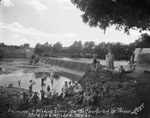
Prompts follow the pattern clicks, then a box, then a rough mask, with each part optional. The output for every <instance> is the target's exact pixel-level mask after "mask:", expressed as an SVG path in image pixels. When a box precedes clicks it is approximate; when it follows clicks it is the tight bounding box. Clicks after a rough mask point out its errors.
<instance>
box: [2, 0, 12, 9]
mask: <svg viewBox="0 0 150 118" xmlns="http://www.w3.org/2000/svg"><path fill="white" fill-rule="evenodd" d="M1 5H2V6H4V7H10V6H13V5H14V4H13V3H12V2H11V0H1Z"/></svg>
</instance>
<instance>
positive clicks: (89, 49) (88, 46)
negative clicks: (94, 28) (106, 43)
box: [83, 41, 95, 53]
mask: <svg viewBox="0 0 150 118" xmlns="http://www.w3.org/2000/svg"><path fill="white" fill-rule="evenodd" d="M94 48H95V42H93V41H90V42H89V41H86V42H85V43H84V46H83V51H84V53H93V51H94Z"/></svg>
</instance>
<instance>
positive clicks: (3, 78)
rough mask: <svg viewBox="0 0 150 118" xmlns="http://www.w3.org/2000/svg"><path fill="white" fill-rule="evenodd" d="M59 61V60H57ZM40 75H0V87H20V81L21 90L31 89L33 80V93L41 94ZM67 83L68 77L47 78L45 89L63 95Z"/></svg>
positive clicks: (77, 60) (121, 62) (18, 73)
mask: <svg viewBox="0 0 150 118" xmlns="http://www.w3.org/2000/svg"><path fill="white" fill-rule="evenodd" d="M57 59H58V58H57ZM59 59H60V60H68V61H75V62H84V63H91V62H92V59H86V58H75V59H72V58H59ZM100 62H101V64H102V65H106V64H105V63H106V62H105V60H100ZM114 64H115V66H116V67H118V66H120V65H127V64H128V63H127V61H115V63H114ZM53 73H54V72H49V75H52V74H53ZM37 75H38V73H33V72H24V69H21V70H19V71H15V72H13V73H10V74H8V75H5V74H3V75H0V86H8V85H9V84H13V86H14V87H19V85H18V81H19V80H21V88H25V89H28V88H29V81H30V80H31V79H32V80H33V81H35V83H36V84H34V85H33V91H37V92H38V93H40V90H41V89H42V87H41V78H42V77H43V76H37ZM65 81H71V80H70V79H68V78H66V77H62V76H60V77H59V78H55V77H53V76H47V79H46V81H45V83H46V85H45V87H44V89H45V90H46V88H47V86H50V89H51V91H52V93H54V92H56V93H59V94H60V93H61V89H62V86H63V85H64V83H65Z"/></svg>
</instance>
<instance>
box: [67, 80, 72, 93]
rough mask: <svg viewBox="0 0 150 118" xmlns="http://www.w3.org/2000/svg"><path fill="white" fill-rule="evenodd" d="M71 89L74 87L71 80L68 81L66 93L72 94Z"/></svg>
mask: <svg viewBox="0 0 150 118" xmlns="http://www.w3.org/2000/svg"><path fill="white" fill-rule="evenodd" d="M73 89H74V86H73V84H72V82H71V81H69V85H68V93H67V94H68V96H71V95H73Z"/></svg>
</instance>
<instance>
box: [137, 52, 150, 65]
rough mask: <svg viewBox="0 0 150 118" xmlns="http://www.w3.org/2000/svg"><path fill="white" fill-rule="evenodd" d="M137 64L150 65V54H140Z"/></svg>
mask: <svg viewBox="0 0 150 118" xmlns="http://www.w3.org/2000/svg"><path fill="white" fill-rule="evenodd" d="M137 62H138V63H139V64H150V53H145V54H140V55H139V57H138V61H137Z"/></svg>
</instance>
